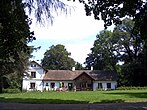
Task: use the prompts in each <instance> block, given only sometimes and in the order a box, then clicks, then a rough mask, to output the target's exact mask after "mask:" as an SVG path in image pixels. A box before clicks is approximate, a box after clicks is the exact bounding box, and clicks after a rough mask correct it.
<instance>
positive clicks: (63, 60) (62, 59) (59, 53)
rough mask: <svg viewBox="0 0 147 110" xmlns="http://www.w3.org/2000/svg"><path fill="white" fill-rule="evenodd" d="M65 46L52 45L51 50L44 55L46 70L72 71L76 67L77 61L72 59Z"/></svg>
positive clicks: (43, 64) (43, 61)
mask: <svg viewBox="0 0 147 110" xmlns="http://www.w3.org/2000/svg"><path fill="white" fill-rule="evenodd" d="M70 55H71V53H69V52H68V51H67V50H66V49H65V46H64V45H61V44H58V45H56V46H54V45H52V46H51V47H50V49H49V50H47V51H46V52H45V53H44V58H43V59H42V62H41V63H42V66H43V67H44V68H46V69H53V70H71V68H72V67H73V66H75V61H74V60H73V59H72V58H71V57H70Z"/></svg>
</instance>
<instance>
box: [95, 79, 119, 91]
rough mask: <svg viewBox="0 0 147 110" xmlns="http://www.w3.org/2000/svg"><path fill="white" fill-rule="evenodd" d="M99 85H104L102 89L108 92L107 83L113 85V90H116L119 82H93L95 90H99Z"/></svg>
mask: <svg viewBox="0 0 147 110" xmlns="http://www.w3.org/2000/svg"><path fill="white" fill-rule="evenodd" d="M98 83H102V87H103V88H102V89H103V90H107V89H108V88H107V83H111V89H116V87H117V82H116V81H94V82H93V90H94V91H95V90H97V89H98Z"/></svg>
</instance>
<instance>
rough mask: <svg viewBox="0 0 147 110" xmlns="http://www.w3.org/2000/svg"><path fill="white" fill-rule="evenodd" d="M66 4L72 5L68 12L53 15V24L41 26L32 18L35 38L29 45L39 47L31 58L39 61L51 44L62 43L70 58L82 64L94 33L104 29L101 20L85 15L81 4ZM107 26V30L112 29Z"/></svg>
mask: <svg viewBox="0 0 147 110" xmlns="http://www.w3.org/2000/svg"><path fill="white" fill-rule="evenodd" d="M67 3H68V5H71V6H74V7H75V8H74V10H71V12H69V13H68V14H61V15H58V16H55V19H54V22H53V25H48V23H47V24H45V25H44V26H41V25H40V24H37V23H36V21H35V19H33V20H32V25H31V26H30V27H31V31H34V34H35V37H36V40H34V41H33V42H31V43H29V45H32V46H35V47H38V46H41V49H40V50H38V51H37V52H33V55H34V57H33V58H31V60H34V61H37V60H38V63H40V62H41V59H43V57H44V53H45V52H46V50H48V49H49V47H50V46H52V45H57V44H62V45H64V46H65V48H66V49H67V51H68V52H70V53H71V56H70V57H71V58H73V59H74V60H75V61H76V62H79V63H81V64H83V63H84V62H85V59H86V57H87V54H88V53H90V52H91V51H90V48H92V47H93V43H94V41H95V40H96V35H97V34H98V33H99V32H100V31H102V30H103V29H104V26H103V25H104V24H103V21H101V20H100V21H98V20H95V19H94V17H93V16H86V15H85V11H84V7H83V5H82V4H79V3H76V2H74V3H73V2H72V3H71V2H67ZM112 29H113V27H109V28H108V30H112Z"/></svg>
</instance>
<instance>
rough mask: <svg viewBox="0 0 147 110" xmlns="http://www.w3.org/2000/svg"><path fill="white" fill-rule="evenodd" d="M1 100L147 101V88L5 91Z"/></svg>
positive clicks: (69, 101) (34, 101)
mask: <svg viewBox="0 0 147 110" xmlns="http://www.w3.org/2000/svg"><path fill="white" fill-rule="evenodd" d="M0 102H19V103H40V104H47V103H50V104H55V103H56V104H63V103H66V104H75V103H119V102H147V90H114V91H80V92H26V93H16V94H10V93H3V94H0Z"/></svg>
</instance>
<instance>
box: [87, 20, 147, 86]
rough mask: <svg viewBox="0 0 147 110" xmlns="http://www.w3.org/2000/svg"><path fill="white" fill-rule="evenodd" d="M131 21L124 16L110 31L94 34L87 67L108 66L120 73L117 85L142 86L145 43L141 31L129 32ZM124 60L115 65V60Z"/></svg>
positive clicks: (144, 76) (144, 74)
mask: <svg viewBox="0 0 147 110" xmlns="http://www.w3.org/2000/svg"><path fill="white" fill-rule="evenodd" d="M133 27H134V22H133V21H132V20H130V19H125V20H123V21H122V24H120V25H117V26H116V27H115V29H114V31H113V32H110V31H106V30H104V31H102V32H101V33H100V34H99V35H97V39H96V40H95V42H94V47H93V48H92V49H91V50H92V52H91V53H90V54H89V56H88V57H87V59H86V62H85V63H86V64H87V67H90V66H91V65H93V66H94V68H97V69H111V70H115V71H117V72H119V85H128V86H145V85H147V83H146V81H145V79H146V78H147V74H146V72H145V70H146V67H145V66H144V62H145V61H144V59H145V58H144V45H145V41H144V40H142V39H141V37H140V34H138V35H137V36H136V34H134V35H132V30H133ZM120 61H121V62H123V63H124V64H123V65H122V66H118V65H117V63H118V62H120Z"/></svg>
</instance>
